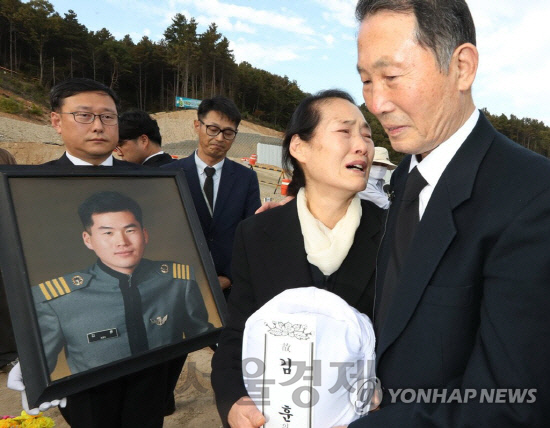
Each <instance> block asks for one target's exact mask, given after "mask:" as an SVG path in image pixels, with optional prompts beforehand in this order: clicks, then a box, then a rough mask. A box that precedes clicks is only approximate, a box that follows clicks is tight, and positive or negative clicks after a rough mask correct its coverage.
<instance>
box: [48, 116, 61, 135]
mask: <svg viewBox="0 0 550 428" xmlns="http://www.w3.org/2000/svg"><path fill="white" fill-rule="evenodd" d="M50 119H51V121H52V126H53V128H54V129H55V130H56V131H57V133H58V134H59V135H61V115H60V114H59V113H57V112H55V111H52V112H51V113H50Z"/></svg>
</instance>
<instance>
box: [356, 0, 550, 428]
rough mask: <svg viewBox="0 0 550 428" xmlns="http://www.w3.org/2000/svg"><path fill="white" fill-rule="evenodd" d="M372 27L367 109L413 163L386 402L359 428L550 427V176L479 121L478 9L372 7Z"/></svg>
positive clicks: (394, 276)
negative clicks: (475, 97)
mask: <svg viewBox="0 0 550 428" xmlns="http://www.w3.org/2000/svg"><path fill="white" fill-rule="evenodd" d="M356 15H357V18H358V19H359V21H360V23H361V24H360V28H359V33H358V70H359V74H360V76H361V80H362V82H363V96H364V98H365V103H366V105H367V108H368V109H369V111H370V112H372V113H373V114H375V115H376V117H377V118H378V119H379V120H380V122H381V124H382V126H383V127H384V128H385V130H386V132H387V134H388V136H389V138H390V141H391V144H392V147H393V148H394V149H395V150H396V151H398V152H402V153H408V154H409V155H408V156H407V157H405V159H404V160H403V161H402V162H401V164H400V165H399V167H398V168H397V169H396V170H395V172H394V174H393V176H392V180H391V183H392V187H393V191H394V192H395V199H394V202H393V203H392V206H391V207H390V210H389V214H388V221H387V229H386V233H385V236H384V239H383V242H382V245H381V248H380V252H379V254H378V263H377V271H378V274H377V275H378V276H377V286H376V287H377V292H376V302H375V310H374V324H375V330H376V333H377V338H376V339H377V340H376V342H377V343H376V359H377V361H376V370H377V376H378V377H379V378H380V381H381V383H382V387H383V388H384V389H385V393H384V396H383V401H382V404H381V406H380V409H379V410H378V411H375V412H371V413H369V414H368V415H367V416H365V417H363V418H361V419H359V420H357V421H355V422H353V423H351V424H350V425H349V426H350V428H360V427H369V428H370V427H388V426H407V427H426V426H430V427H436V426H437V427H458V426H479V427H481V426H483V427H497V426H498V427H505V426H506V427H517V426H530V427H535V426H537V427H541V426H546V425H547V424H548V420H550V413H549V412H550V410H549V409H550V406H549V401H550V400H549V394H550V365H549V363H548V362H549V361H550V343H549V342H550V311H549V310H548V302H550V235H549V234H548V225H549V219H550V162H549V160H548V159H546V158H543V157H542V156H539V155H537V154H535V153H533V152H531V151H529V150H527V149H525V148H523V147H521V146H520V145H518V144H516V143H514V142H513V141H511V140H509V139H507V138H506V137H504V136H503V135H501V134H499V133H498V132H497V131H496V130H495V129H494V128H493V127H492V126H491V124H490V123H489V121H488V120H487V119H486V118H485V116H484V115H483V113H482V112H480V111H479V110H477V108H476V106H475V104H474V101H473V98H472V84H473V82H474V78H475V74H476V71H477V66H478V51H477V48H476V39H475V27H474V23H473V20H472V17H471V14H470V11H469V9H468V6H467V4H466V2H465V1H464V0H430V1H427V0H360V1H359V2H358V4H357V8H356ZM416 183H420V184H419V185H418V187H416V189H414V188H413V184H416ZM414 217H416V219H415V221H414V222H410V221H411V219H413V220H414ZM415 229H416V231H414V230H415ZM403 391H405V393H403Z"/></svg>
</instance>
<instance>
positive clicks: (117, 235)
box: [33, 191, 212, 374]
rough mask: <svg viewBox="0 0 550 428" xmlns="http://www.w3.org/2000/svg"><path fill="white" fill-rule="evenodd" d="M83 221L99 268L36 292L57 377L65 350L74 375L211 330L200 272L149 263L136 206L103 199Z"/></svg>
mask: <svg viewBox="0 0 550 428" xmlns="http://www.w3.org/2000/svg"><path fill="white" fill-rule="evenodd" d="M79 215H80V218H81V220H82V224H83V226H84V229H85V230H84V232H83V234H82V237H83V240H84V244H85V245H86V246H87V247H88V248H89V249H91V250H93V251H94V252H95V254H96V255H97V256H98V261H97V262H96V263H94V264H93V265H92V266H90V267H89V268H88V269H86V270H83V271H79V272H74V273H71V274H68V275H64V276H61V277H58V278H55V279H52V280H50V281H45V282H43V283H41V284H39V285H37V286H34V287H33V296H34V303H35V307H36V311H37V315H38V322H39V325H40V331H41V334H42V339H43V340H42V341H43V345H44V350H45V354H46V358H47V361H48V367H49V370H50V372H52V371H53V370H54V368H55V365H56V363H57V357H58V355H59V353H60V351H61V349H62V348H65V354H66V357H67V362H68V365H69V368H70V370H71V373H73V374H74V373H78V372H80V371H84V370H88V369H91V368H94V367H98V366H101V365H104V364H108V363H110V362H112V361H116V360H120V359H123V358H126V357H129V356H132V355H136V354H138V353H141V352H145V351H148V350H149V349H154V348H157V347H160V346H164V345H169V344H171V343H176V342H178V341H180V340H182V338H183V334H185V337H192V336H195V335H198V334H201V333H203V332H205V331H207V330H208V329H209V328H211V327H212V326H211V325H210V324H209V323H208V313H207V311H206V307H205V306H204V301H203V299H202V296H201V293H200V290H199V287H198V284H197V282H196V281H195V276H194V272H193V268H192V267H191V266H189V265H185V264H179V263H174V262H157V261H151V260H148V259H144V258H143V253H144V251H145V246H146V244H147V242H148V234H147V230H146V229H145V228H143V226H142V225H143V222H142V213H141V208H140V207H139V205H138V204H137V202H135V201H134V200H133V199H131V198H129V197H127V196H126V195H123V194H121V193H118V192H111V191H107V192H99V193H95V194H93V195H92V196H90V197H89V198H88V199H86V200H85V201H84V202H83V203H82V204H81V205H80V207H79Z"/></svg>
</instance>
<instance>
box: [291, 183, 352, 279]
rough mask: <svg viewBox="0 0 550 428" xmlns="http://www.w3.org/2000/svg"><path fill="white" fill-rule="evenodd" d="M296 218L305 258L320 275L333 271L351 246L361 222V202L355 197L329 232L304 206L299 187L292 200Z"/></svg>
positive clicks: (303, 193) (302, 190)
mask: <svg viewBox="0 0 550 428" xmlns="http://www.w3.org/2000/svg"><path fill="white" fill-rule="evenodd" d="M296 204H297V206H298V219H299V220H300V226H301V228H302V235H303V236H304V246H305V249H306V253H307V259H308V261H309V262H310V263H311V264H312V265H315V266H317V267H318V268H319V269H320V270H321V272H323V274H324V275H327V276H328V275H331V274H332V273H334V272H336V271H337V270H338V269H339V268H340V265H341V264H342V262H343V261H344V259H345V258H346V256H347V255H348V252H349V249H350V248H351V245H352V244H353V238H354V237H355V231H356V230H357V228H358V227H359V222H360V221H361V214H362V210H361V200H360V199H359V197H358V196H355V197H354V198H353V200H352V201H351V203H350V205H349V207H348V210H347V212H346V214H345V215H344V217H342V218H341V219H340V221H339V222H338V223H336V226H334V228H333V229H332V230H331V229H329V228H328V227H326V226H325V225H324V224H323V223H322V222H320V221H319V220H317V219H316V218H315V217H313V215H312V214H311V212H310V211H309V209H308V207H307V199H306V193H305V190H304V188H303V187H302V188H301V189H300V191H299V192H298V196H297V197H296Z"/></svg>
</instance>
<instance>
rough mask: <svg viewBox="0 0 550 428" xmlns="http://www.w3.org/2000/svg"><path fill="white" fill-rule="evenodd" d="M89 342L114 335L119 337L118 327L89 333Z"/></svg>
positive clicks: (110, 337)
mask: <svg viewBox="0 0 550 428" xmlns="http://www.w3.org/2000/svg"><path fill="white" fill-rule="evenodd" d="M87 336H88V343H92V342H97V341H99V340H104V339H112V338H113V337H118V329H116V328H110V329H108V330H101V331H94V332H93V333H88V334H87Z"/></svg>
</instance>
